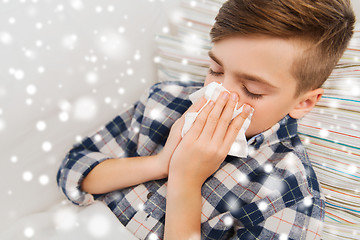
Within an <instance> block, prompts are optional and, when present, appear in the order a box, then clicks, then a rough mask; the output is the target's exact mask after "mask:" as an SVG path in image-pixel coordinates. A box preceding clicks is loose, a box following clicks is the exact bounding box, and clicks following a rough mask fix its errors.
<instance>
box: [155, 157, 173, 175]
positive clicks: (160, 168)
mask: <svg viewBox="0 0 360 240" xmlns="http://www.w3.org/2000/svg"><path fill="white" fill-rule="evenodd" d="M153 157H154V158H155V163H156V164H155V165H156V171H157V173H158V176H159V179H163V178H167V177H168V174H169V166H167V165H166V161H164V159H163V156H162V154H161V152H160V153H158V154H156V155H153Z"/></svg>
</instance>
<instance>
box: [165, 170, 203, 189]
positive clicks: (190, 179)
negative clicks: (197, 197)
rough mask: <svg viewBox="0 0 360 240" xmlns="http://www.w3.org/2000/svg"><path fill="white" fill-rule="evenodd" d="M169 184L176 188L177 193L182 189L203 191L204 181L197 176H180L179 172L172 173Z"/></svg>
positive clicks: (169, 176)
mask: <svg viewBox="0 0 360 240" xmlns="http://www.w3.org/2000/svg"><path fill="white" fill-rule="evenodd" d="M168 184H169V185H172V187H173V188H174V187H175V191H176V190H180V189H181V188H185V189H193V190H196V189H199V190H201V188H202V185H203V184H204V181H202V180H201V179H199V178H198V177H197V176H191V174H180V173H179V172H176V171H171V172H169V175H168Z"/></svg>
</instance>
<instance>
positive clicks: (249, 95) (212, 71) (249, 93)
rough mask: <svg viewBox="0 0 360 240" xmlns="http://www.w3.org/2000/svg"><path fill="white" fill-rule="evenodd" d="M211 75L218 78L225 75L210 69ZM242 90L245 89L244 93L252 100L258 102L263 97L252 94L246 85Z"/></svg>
mask: <svg viewBox="0 0 360 240" xmlns="http://www.w3.org/2000/svg"><path fill="white" fill-rule="evenodd" d="M209 74H210V75H213V76H216V77H218V76H221V75H223V74H224V73H222V72H215V71H214V70H212V69H211V68H209ZM242 89H243V91H244V93H245V94H246V95H247V96H248V97H250V98H252V99H255V100H258V99H260V98H262V97H263V95H262V94H255V93H252V92H250V91H249V90H248V89H247V88H246V87H245V86H244V85H243V86H242Z"/></svg>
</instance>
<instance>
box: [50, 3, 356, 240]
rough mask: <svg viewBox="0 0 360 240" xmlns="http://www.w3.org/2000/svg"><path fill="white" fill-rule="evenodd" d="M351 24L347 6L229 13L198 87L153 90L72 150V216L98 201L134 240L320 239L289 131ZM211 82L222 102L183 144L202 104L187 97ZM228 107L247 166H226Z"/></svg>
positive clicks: (65, 169) (302, 164) (241, 7)
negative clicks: (242, 136)
mask: <svg viewBox="0 0 360 240" xmlns="http://www.w3.org/2000/svg"><path fill="white" fill-rule="evenodd" d="M354 22H355V17H354V14H353V12H352V9H351V6H350V2H349V1H348V0H317V1H314V0H273V1H268V0H229V1H227V2H226V3H224V5H223V6H222V7H221V9H220V10H219V13H218V15H217V17H216V22H215V24H214V26H213V28H212V30H211V33H210V36H211V40H212V42H213V43H214V45H213V48H212V50H211V51H209V56H210V58H211V63H210V68H209V73H208V75H207V77H206V79H205V82H204V84H202V83H196V82H162V83H157V84H154V85H153V86H152V87H151V88H150V89H149V91H148V92H147V93H146V94H144V95H142V97H141V99H140V100H139V101H138V102H136V103H135V104H134V106H133V107H132V108H129V109H128V110H127V111H126V112H123V113H122V114H121V115H119V116H117V117H116V118H115V119H114V120H113V121H111V122H110V123H108V124H107V125H106V127H105V128H104V129H102V130H101V131H99V132H98V133H97V134H94V135H93V136H91V137H89V138H86V139H84V140H83V141H82V142H81V143H79V144H76V145H74V147H73V149H71V150H70V152H69V153H68V154H67V156H66V157H65V159H64V161H63V163H62V165H61V166H60V169H59V172H58V175H57V180H58V184H59V186H60V187H61V189H62V191H64V193H65V195H66V196H67V197H68V198H69V199H70V200H71V201H72V202H74V203H75V204H79V205H87V204H90V203H92V202H93V201H94V199H101V200H103V201H104V202H105V203H106V204H107V205H108V206H109V208H110V209H111V210H112V211H113V212H114V214H115V215H116V216H117V217H118V219H119V220H120V222H121V223H122V224H123V225H124V226H126V228H127V229H129V230H130V231H131V232H132V233H133V234H134V235H135V236H136V237H138V238H140V239H147V238H149V239H164V238H165V239H200V238H201V239H320V238H321V232H322V222H323V220H324V213H325V212H324V208H325V201H324V197H323V195H322V194H321V190H320V186H319V183H318V180H317V178H316V175H315V173H314V171H313V169H312V166H311V163H310V161H309V159H308V157H307V154H306V151H305V149H304V147H303V146H302V144H301V141H300V139H299V137H298V135H297V122H296V119H299V118H301V117H303V116H304V115H305V114H306V113H307V112H309V111H310V110H311V109H312V108H313V107H314V105H315V104H316V102H317V101H319V99H320V98H321V96H322V94H323V90H322V89H321V88H320V87H321V85H322V83H323V82H324V81H325V80H326V78H327V77H328V76H329V75H330V73H331V71H332V69H333V68H334V67H335V64H336V63H337V62H338V60H339V59H340V57H341V56H342V54H343V52H344V50H345V48H346V46H347V44H348V42H349V40H350V38H351V36H352V31H353V25H354ZM213 81H218V82H221V83H222V84H223V86H224V87H225V88H226V89H228V90H230V91H231V92H232V95H231V96H229V94H228V95H227V96H226V95H224V97H222V95H221V96H220V97H219V98H218V99H217V100H216V102H215V103H214V104H213V105H211V104H208V105H207V106H206V107H205V108H204V109H203V110H202V111H201V112H200V114H199V116H198V117H197V119H196V121H195V122H194V125H193V126H192V127H191V128H190V130H189V131H188V132H187V133H186V135H185V136H184V137H183V138H181V135H180V134H181V128H182V126H183V124H184V115H185V114H184V112H185V111H186V110H187V111H186V112H196V111H198V110H199V109H201V107H202V106H203V105H204V104H205V102H206V101H205V99H203V98H202V99H201V100H200V101H198V102H196V103H194V104H193V105H192V106H190V105H191V102H190V101H189V100H188V95H190V94H191V93H193V92H195V91H196V90H198V89H200V88H201V87H204V86H206V85H208V84H209V83H211V82H213ZM237 102H238V103H240V104H239V105H240V106H241V105H242V104H246V105H249V106H251V107H253V108H254V109H255V111H254V113H253V116H252V120H251V124H250V126H249V128H248V130H247V131H246V137H247V141H248V146H249V150H250V151H249V154H248V156H247V157H246V158H240V157H234V156H230V155H227V153H228V152H229V149H230V147H231V144H232V142H233V141H234V139H235V137H236V135H237V132H238V131H239V129H240V128H241V126H242V124H243V122H244V119H245V118H246V117H247V115H248V114H249V112H248V111H244V112H243V113H241V114H240V115H239V116H238V117H236V118H234V119H233V120H232V121H230V120H231V115H232V112H233V110H234V106H235V104H236V103H237ZM158 110H160V111H158ZM154 112H156V113H157V114H154ZM186 112H185V113H186Z"/></svg>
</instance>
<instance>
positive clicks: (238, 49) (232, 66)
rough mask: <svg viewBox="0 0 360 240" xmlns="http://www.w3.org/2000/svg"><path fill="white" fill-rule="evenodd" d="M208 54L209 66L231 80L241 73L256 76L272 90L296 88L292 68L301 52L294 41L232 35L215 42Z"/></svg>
mask: <svg viewBox="0 0 360 240" xmlns="http://www.w3.org/2000/svg"><path fill="white" fill-rule="evenodd" d="M210 52H211V53H210V54H209V55H211V57H212V59H213V61H211V64H212V65H215V66H217V67H221V68H222V69H223V71H226V72H227V73H228V74H230V75H231V76H233V77H236V75H239V74H242V75H248V76H256V77H258V78H260V79H263V80H266V81H267V82H269V83H270V84H272V85H274V86H276V87H283V86H287V87H291V86H294V88H295V86H296V81H295V78H294V77H293V75H292V68H293V63H294V60H295V59H296V58H297V57H298V56H299V54H300V53H301V49H300V48H299V47H298V45H297V44H296V43H295V42H294V41H291V40H285V39H280V38H271V37H262V36H250V37H249V36H247V37H243V36H232V37H228V38H225V39H222V40H220V41H217V42H215V43H214V45H213V48H212V49H211V51H210ZM215 60H216V61H215Z"/></svg>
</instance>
